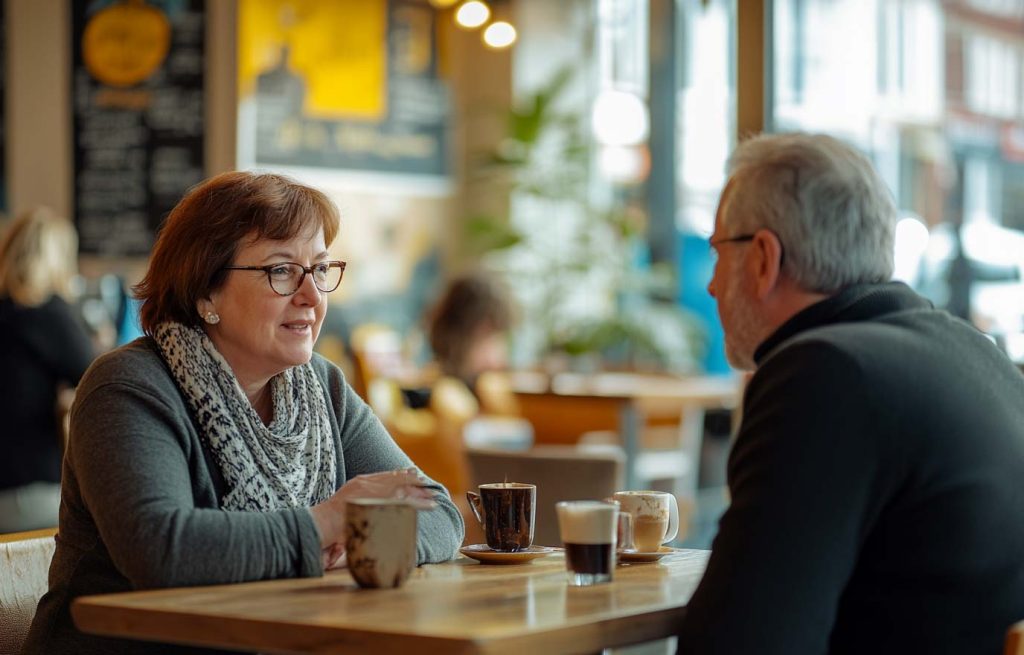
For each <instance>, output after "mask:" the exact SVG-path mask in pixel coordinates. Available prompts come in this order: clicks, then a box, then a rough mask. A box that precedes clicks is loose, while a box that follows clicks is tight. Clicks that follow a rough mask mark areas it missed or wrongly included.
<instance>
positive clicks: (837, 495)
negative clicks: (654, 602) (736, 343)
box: [679, 283, 1024, 655]
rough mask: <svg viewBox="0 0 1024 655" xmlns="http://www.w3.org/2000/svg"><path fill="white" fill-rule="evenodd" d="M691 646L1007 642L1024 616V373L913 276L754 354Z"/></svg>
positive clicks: (844, 648) (745, 649)
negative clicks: (937, 304) (911, 284)
mask: <svg viewBox="0 0 1024 655" xmlns="http://www.w3.org/2000/svg"><path fill="white" fill-rule="evenodd" d="M755 360H756V362H757V364H758V369H757V372H756V373H755V374H754V376H753V378H752V379H751V381H750V384H749V386H748V388H747V392H746V395H745V398H744V415H743V422H742V426H741V427H740V431H739V434H738V436H737V438H736V442H735V445H734V446H733V449H732V452H731V454H730V456H729V469H728V476H729V490H730V493H731V505H730V507H729V509H728V510H727V511H726V513H725V515H724V516H723V517H722V520H721V523H720V525H719V532H718V535H717V537H716V538H715V541H714V545H713V548H712V554H711V559H710V562H709V564H708V568H707V572H706V574H705V576H704V578H703V580H702V581H701V583H700V586H699V587H698V589H697V591H696V592H695V593H694V596H693V598H692V600H691V602H690V604H689V608H688V612H687V617H686V620H685V621H684V624H683V626H682V630H681V635H680V640H679V652H680V653H684V654H689V653H754V652H756V653H759V654H761V655H767V654H772V653H779V654H791V653H801V654H803V653H809V654H816V653H875V654H885V653H893V654H895V653H900V654H906V653H928V654H929V655H936V654H938V653H950V654H952V653H956V654H957V655H965V654H971V653H978V654H981V653H990V654H992V655H997V654H998V653H1000V652H1001V648H1002V640H1003V637H1004V634H1005V631H1006V629H1007V628H1008V627H1009V626H1010V625H1011V624H1012V623H1014V622H1015V621H1018V620H1020V619H1024V377H1022V376H1021V374H1020V372H1018V371H1017V369H1016V368H1015V367H1014V366H1013V365H1012V364H1011V363H1010V361H1009V360H1008V359H1007V358H1006V357H1005V356H1004V355H1003V354H1002V353H1001V352H1000V351H999V350H998V349H997V348H996V347H995V346H994V345H993V344H992V343H991V342H990V341H989V340H988V339H987V338H986V337H985V336H984V335H982V334H980V333H978V332H977V331H976V330H975V329H974V328H972V327H971V326H969V325H968V324H966V323H964V322H963V321H961V320H959V319H956V318H953V317H952V316H950V315H949V314H948V313H946V312H941V311H936V310H935V309H933V308H932V307H931V305H930V304H929V303H928V302H927V301H926V300H924V299H922V298H921V297H919V296H917V295H916V294H914V293H913V292H912V291H911V290H910V289H909V288H907V287H906V286H905V285H903V284H900V283H888V284H880V285H861V286H855V287H851V288H849V289H846V290H843V291H841V292H840V293H838V294H836V295H834V296H832V297H830V298H828V299H826V300H824V301H822V302H819V303H817V304H815V305H812V306H810V307H808V308H806V309H805V310H803V311H801V312H799V313H798V314H796V315H795V316H793V317H792V318H791V319H790V320H789V321H787V322H786V323H785V324H783V325H782V326H781V327H780V328H779V329H778V330H777V331H776V332H775V333H774V334H772V335H771V336H770V337H769V338H768V339H766V340H765V342H764V343H763V344H761V346H760V347H759V348H758V349H757V352H756V353H755Z"/></svg>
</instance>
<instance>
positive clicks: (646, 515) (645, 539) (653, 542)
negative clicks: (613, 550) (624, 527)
mask: <svg viewBox="0 0 1024 655" xmlns="http://www.w3.org/2000/svg"><path fill="white" fill-rule="evenodd" d="M612 499H613V500H614V501H615V502H617V503H618V504H619V508H620V509H621V510H622V511H623V512H626V513H628V514H630V515H632V517H633V547H634V548H635V549H636V550H637V552H641V553H655V552H658V549H660V548H661V545H662V544H665V543H668V542H670V541H672V540H673V539H675V538H676V535H677V534H678V533H679V503H678V502H676V497H675V496H673V495H672V494H670V493H666V492H664V491H617V492H615V495H614V496H612Z"/></svg>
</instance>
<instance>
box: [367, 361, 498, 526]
mask: <svg viewBox="0 0 1024 655" xmlns="http://www.w3.org/2000/svg"><path fill="white" fill-rule="evenodd" d="M479 410H480V408H479V406H478V405H477V402H476V399H475V398H473V394H472V393H471V392H470V391H469V389H467V388H466V386H465V385H464V384H462V383H461V382H459V381H458V380H454V379H452V378H441V379H440V380H438V381H437V382H436V383H435V384H434V386H433V387H432V389H431V393H430V408H429V409H419V410H414V409H408V408H403V409H400V410H398V411H395V412H394V413H392V414H391V415H390V416H389V418H388V419H387V420H385V425H386V426H387V428H388V431H389V432H390V433H391V436H392V438H393V439H394V440H395V443H397V444H398V447H399V448H401V449H402V450H403V451H404V452H405V454H406V455H408V456H409V458H410V459H411V460H412V461H413V462H415V463H416V466H418V467H420V469H422V470H423V472H424V473H426V474H427V475H429V476H430V477H431V478H433V479H434V480H436V481H438V482H440V483H441V484H443V485H444V487H445V488H446V489H447V490H448V492H449V493H450V494H451V496H452V500H453V501H454V502H455V505H456V507H458V508H459V511H460V512H461V513H462V517H463V520H464V521H465V522H466V541H465V542H466V543H479V539H480V536H481V533H480V531H479V530H477V529H476V522H475V520H473V518H472V513H471V512H470V509H469V503H468V502H467V501H466V490H467V489H468V488H469V470H468V464H467V461H466V448H465V445H464V442H463V439H462V433H463V429H464V428H465V426H466V423H467V422H468V421H470V420H471V419H472V418H473V417H475V416H476V415H477V413H478V412H479Z"/></svg>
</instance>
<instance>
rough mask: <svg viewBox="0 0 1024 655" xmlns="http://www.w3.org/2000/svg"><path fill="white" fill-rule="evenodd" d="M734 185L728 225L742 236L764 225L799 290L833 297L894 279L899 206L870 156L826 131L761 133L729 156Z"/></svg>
mask: <svg viewBox="0 0 1024 655" xmlns="http://www.w3.org/2000/svg"><path fill="white" fill-rule="evenodd" d="M728 170H729V176H730V178H731V179H732V180H733V181H734V184H736V186H737V188H738V190H739V192H738V193H737V192H736V189H734V190H733V193H732V194H730V197H729V199H728V204H727V207H726V214H727V215H725V216H723V217H722V220H723V222H726V223H728V225H729V226H730V231H735V232H736V233H737V234H739V233H746V232H753V231H755V230H757V229H760V228H766V229H768V230H771V231H772V232H774V233H775V234H776V235H777V236H778V238H779V240H780V241H781V242H782V246H783V249H784V259H783V264H782V266H783V272H784V273H786V274H787V275H788V276H789V277H791V278H792V279H793V280H795V281H796V283H797V284H798V285H800V287H801V288H803V289H805V290H807V291H814V292H818V293H835V292H836V291H838V290H840V289H842V288H843V287H846V286H849V285H852V284H859V283H877V282H885V281H887V280H889V279H890V278H891V277H892V273H893V252H894V232H895V225H896V207H895V205H894V203H893V199H892V196H891V194H890V193H889V189H888V188H887V187H886V185H885V183H884V182H883V181H882V179H881V177H879V175H878V173H877V172H875V169H874V168H873V167H872V165H871V162H870V161H868V159H867V157H865V156H864V155H862V154H861V153H860V152H858V151H857V150H855V149H854V148H853V147H851V146H849V145H846V144H845V143H843V142H841V141H839V140H838V139H835V138H833V137H830V136H826V135H823V134H778V135H762V136H757V137H753V138H750V139H748V140H747V141H744V142H743V143H741V144H740V145H739V147H737V148H736V150H735V151H734V152H733V154H732V156H731V157H730V158H729V164H728Z"/></svg>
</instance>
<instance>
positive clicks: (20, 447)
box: [0, 209, 94, 532]
mask: <svg viewBox="0 0 1024 655" xmlns="http://www.w3.org/2000/svg"><path fill="white" fill-rule="evenodd" d="M77 257H78V237H77V236H76V235H75V228H74V227H73V226H72V225H71V223H70V222H69V221H67V220H66V219H64V218H61V217H59V216H56V215H54V214H53V213H51V212H50V211H49V210H46V209H36V210H33V211H30V212H27V213H25V214H23V215H22V216H20V217H18V219H17V220H15V221H14V222H13V223H12V224H11V225H10V226H9V227H8V230H7V232H6V234H5V236H4V239H3V241H2V242H0V362H3V363H4V374H3V375H0V416H3V422H4V428H3V429H2V430H0V452H2V453H3V454H4V456H3V457H0V532H17V531H20V530H32V529H36V528H48V527H54V526H56V525H57V508H58V506H59V505H60V460H61V446H62V444H61V442H62V441H63V438H64V436H63V430H62V429H61V426H60V422H59V420H58V397H59V391H60V390H61V388H62V387H66V388H70V387H73V386H75V385H76V384H78V380H79V379H80V378H81V377H82V374H83V373H85V369H86V368H88V366H89V363H90V362H91V361H92V358H93V355H94V353H93V348H92V343H91V342H90V340H89V335H88V334H87V333H86V330H85V328H84V326H82V325H81V324H80V323H79V321H78V318H77V317H76V316H75V314H74V312H73V311H72V309H71V307H70V306H69V305H68V302H67V300H66V298H67V297H69V296H70V288H69V287H70V282H71V279H72V278H73V277H74V275H75V273H76V271H75V261H76V259H77Z"/></svg>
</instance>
